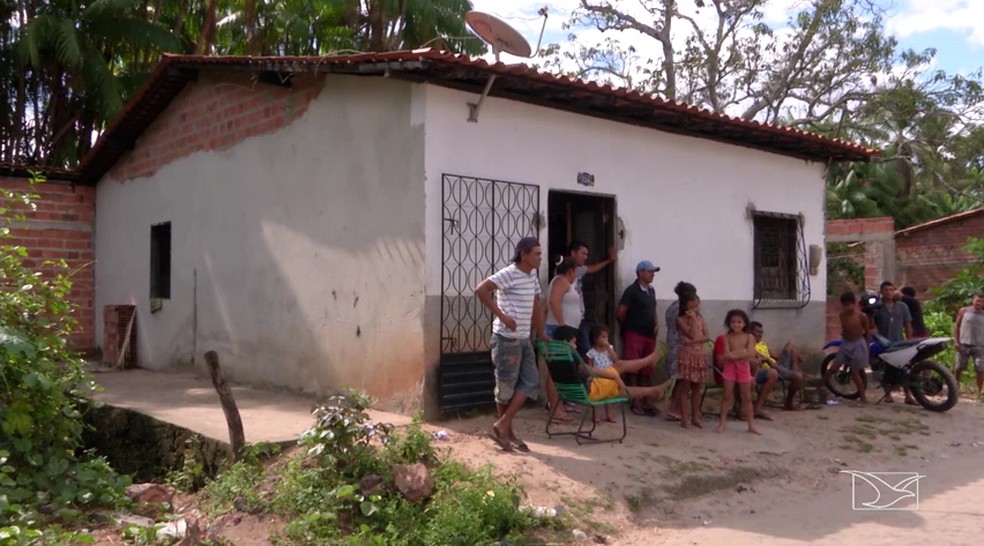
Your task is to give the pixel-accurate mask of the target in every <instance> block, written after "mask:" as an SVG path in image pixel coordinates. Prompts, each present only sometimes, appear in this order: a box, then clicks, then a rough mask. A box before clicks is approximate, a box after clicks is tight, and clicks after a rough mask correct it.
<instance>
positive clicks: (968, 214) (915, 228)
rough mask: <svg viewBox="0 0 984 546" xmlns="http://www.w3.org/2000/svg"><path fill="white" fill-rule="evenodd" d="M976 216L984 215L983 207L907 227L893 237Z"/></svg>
mask: <svg viewBox="0 0 984 546" xmlns="http://www.w3.org/2000/svg"><path fill="white" fill-rule="evenodd" d="M978 214H984V207H981V208H979V209H973V210H967V211H964V212H958V213H956V214H951V215H949V216H944V217H942V218H937V219H935V220H930V221H928V222H923V223H922V224H918V225H915V226H911V227H907V228H905V229H900V230H898V231H896V232H895V235H896V237H897V236H899V235H903V236H904V235H910V234H912V233H915V232H917V231H923V230H926V229H930V228H934V227H937V226H940V225H943V224H949V223H950V222H955V221H957V220H963V219H965V218H969V217H971V216H976V215H978ZM982 236H984V234H982Z"/></svg>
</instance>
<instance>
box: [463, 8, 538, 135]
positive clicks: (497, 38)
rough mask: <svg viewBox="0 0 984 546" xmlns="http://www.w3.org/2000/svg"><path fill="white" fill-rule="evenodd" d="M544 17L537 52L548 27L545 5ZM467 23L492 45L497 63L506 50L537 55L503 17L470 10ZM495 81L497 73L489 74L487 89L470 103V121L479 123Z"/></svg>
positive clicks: (527, 55)
mask: <svg viewBox="0 0 984 546" xmlns="http://www.w3.org/2000/svg"><path fill="white" fill-rule="evenodd" d="M538 13H539V14H540V15H541V16H542V17H543V26H542V27H541V28H540V39H539V40H538V41H537V44H536V52H537V53H539V51H540V43H541V42H542V40H543V31H544V29H546V27H547V8H546V7H543V8H541V9H540V11H539V12H538ZM465 23H467V24H468V26H469V27H470V28H471V29H472V31H473V32H474V33H475V34H477V35H478V37H479V38H481V39H482V41H483V42H485V43H487V44H489V45H490V46H492V54H493V55H495V62H496V64H498V63H499V55H500V54H501V53H502V52H503V51H504V52H506V53H509V54H511V55H515V56H517V57H526V58H529V57H532V56H533V55H535V53H533V51H532V50H531V49H530V44H529V42H527V41H526V38H523V35H522V34H520V33H519V32H518V31H517V30H516V29H514V28H513V27H512V26H510V25H509V23H506V22H505V21H503V20H502V19H499V18H498V17H496V16H494V15H491V14H489V13H485V12H481V11H475V10H473V11H469V12H468V13H466V14H465ZM493 83H495V74H493V75H491V76H489V81H487V82H486V83H485V89H484V90H483V91H482V95H481V96H480V97H479V98H478V102H477V103H472V102H469V103H468V121H470V122H473V123H477V122H478V113H479V111H480V110H481V109H482V102H484V101H485V97H487V96H488V95H489V91H491V90H492V84H493Z"/></svg>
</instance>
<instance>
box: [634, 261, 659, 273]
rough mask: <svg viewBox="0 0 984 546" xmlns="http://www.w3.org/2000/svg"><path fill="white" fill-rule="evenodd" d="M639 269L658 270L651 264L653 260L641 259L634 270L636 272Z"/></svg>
mask: <svg viewBox="0 0 984 546" xmlns="http://www.w3.org/2000/svg"><path fill="white" fill-rule="evenodd" d="M639 271H652V272H654V273H655V272H656V271H659V268H658V267H656V266H655V265H653V262H650V261H649V260H643V261H641V262H639V264H638V265H636V272H637V273H638V272H639Z"/></svg>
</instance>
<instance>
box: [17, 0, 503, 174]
mask: <svg viewBox="0 0 984 546" xmlns="http://www.w3.org/2000/svg"><path fill="white" fill-rule="evenodd" d="M470 9H471V2H470V1H469V0H319V1H310V0H264V1H258V0H167V1H165V0H31V1H29V0H0V94H2V95H3V97H2V99H3V101H2V102H3V104H2V105H0V161H3V162H8V163H22V164H26V165H44V166H57V167H71V166H74V165H75V164H77V163H78V161H79V160H80V159H81V158H82V156H84V155H85V153H86V152H87V151H88V150H89V149H90V148H91V147H92V144H93V142H94V139H95V136H96V135H97V134H98V133H99V132H100V131H101V130H102V129H103V128H104V127H105V124H106V123H107V122H108V121H109V120H110V119H112V117H113V116H114V115H115V114H116V113H117V112H118V111H119V110H120V108H121V107H122V105H123V103H124V102H125V100H126V99H127V98H129V96H130V95H132V93H133V92H134V91H135V90H136V89H137V88H138V87H139V86H140V84H141V83H142V82H143V81H144V80H145V79H146V77H147V76H148V75H149V74H150V71H151V70H152V69H153V67H154V66H155V65H156V63H157V62H158V61H159V60H160V58H161V55H162V53H164V52H173V53H189V54H190V53H196V54H202V55H213V54H214V55H326V54H329V53H333V52H345V51H350V50H356V51H365V50H369V51H386V50H397V49H411V48H416V47H420V46H422V45H425V44H431V45H434V46H435V47H443V48H447V49H451V50H454V51H462V52H467V53H481V52H483V51H484V46H483V44H482V43H481V42H480V41H478V40H472V39H461V37H465V36H468V32H467V31H466V29H465V24H464V21H463V19H462V15H463V14H464V13H465V12H466V11H468V10H470Z"/></svg>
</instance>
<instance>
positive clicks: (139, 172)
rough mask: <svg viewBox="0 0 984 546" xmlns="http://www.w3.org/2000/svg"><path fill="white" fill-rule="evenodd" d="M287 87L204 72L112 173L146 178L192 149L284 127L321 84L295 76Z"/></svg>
mask: <svg viewBox="0 0 984 546" xmlns="http://www.w3.org/2000/svg"><path fill="white" fill-rule="evenodd" d="M292 81H293V85H292V86H291V87H289V88H284V87H279V86H275V85H269V84H263V83H256V82H253V81H251V80H250V79H249V77H248V76H241V77H239V78H238V79H236V78H234V77H233V78H230V77H223V78H218V77H209V76H208V75H203V76H202V77H201V79H200V80H199V81H198V82H197V83H190V84H188V86H187V87H185V89H184V90H183V91H182V92H181V94H180V95H179V96H178V97H177V98H176V99H175V100H174V102H172V103H171V105H170V106H169V107H168V108H167V109H166V110H165V111H164V112H163V113H162V114H161V116H160V117H158V118H157V119H156V120H155V121H154V123H153V124H151V126H150V127H149V128H148V129H147V130H146V131H144V133H143V134H142V135H141V136H140V139H139V140H138V143H137V145H136V146H135V147H134V150H133V151H131V152H130V153H129V154H127V155H125V156H124V157H122V158H121V159H120V160H119V161H118V162H117V163H116V165H115V166H114V167H113V169H112V170H111V171H110V173H109V176H110V178H112V179H114V180H117V181H126V180H130V179H133V178H137V177H141V176H150V175H152V174H154V173H155V172H156V171H157V169H159V168H160V167H162V166H164V165H166V164H168V163H170V162H172V161H174V160H176V159H179V158H182V157H185V156H188V155H191V154H192V153H195V152H199V151H203V150H221V149H224V148H229V147H231V146H233V145H235V144H236V143H237V142H240V141H242V140H244V139H246V138H249V137H251V136H256V135H260V134H264V133H269V132H272V131H276V130H277V129H279V128H281V127H285V126H287V125H289V124H290V123H292V122H293V121H294V120H296V119H297V118H299V117H301V115H303V114H304V112H306V111H307V107H308V105H309V104H310V102H311V101H312V100H313V99H314V98H316V97H317V96H318V95H319V94H320V93H321V89H322V87H323V84H324V78H323V77H321V76H300V77H295V78H293V80H292Z"/></svg>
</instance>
